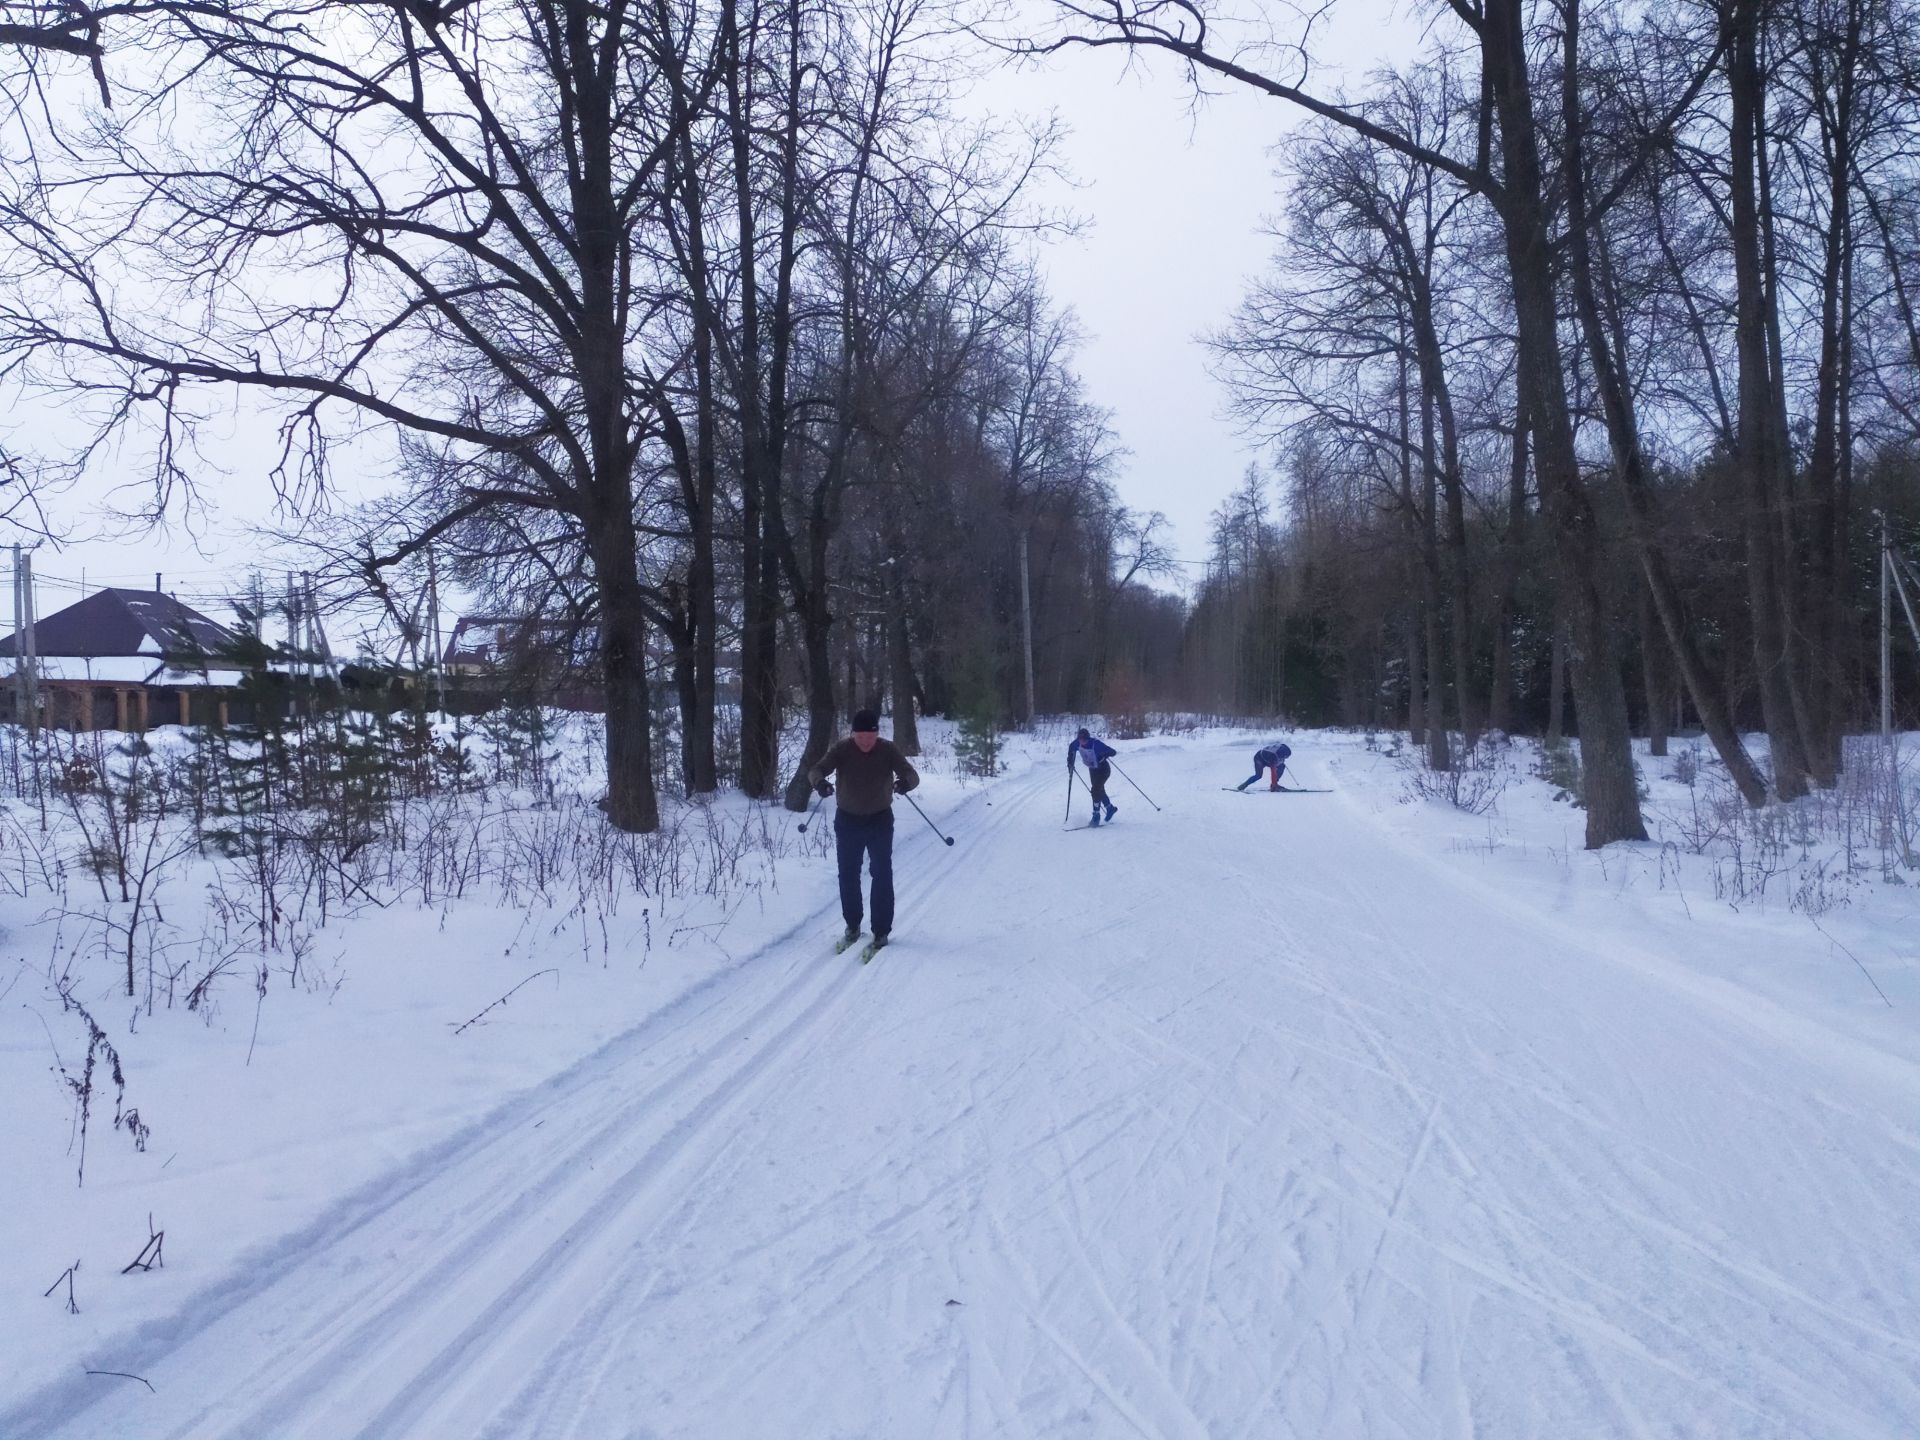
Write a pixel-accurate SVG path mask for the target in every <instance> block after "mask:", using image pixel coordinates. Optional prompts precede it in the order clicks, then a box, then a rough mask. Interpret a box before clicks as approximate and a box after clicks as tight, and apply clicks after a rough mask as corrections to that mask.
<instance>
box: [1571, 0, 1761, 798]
mask: <svg viewBox="0 0 1920 1440" xmlns="http://www.w3.org/2000/svg"><path fill="white" fill-rule="evenodd" d="M1561 16H1562V37H1563V38H1562V45H1563V51H1562V65H1561V71H1560V74H1561V139H1562V146H1563V151H1562V153H1563V164H1562V166H1561V173H1562V175H1563V177H1564V180H1565V189H1566V198H1567V257H1568V261H1569V266H1568V269H1569V272H1570V275H1571V280H1572V287H1573V296H1574V310H1575V312H1576V314H1577V316H1578V318H1579V324H1580V333H1581V336H1582V338H1583V340H1584V341H1585V342H1586V350H1587V358H1588V361H1589V363H1590V365H1591V366H1592V370H1593V384H1594V389H1595V390H1596V391H1597V392H1598V393H1599V396H1600V401H1601V410H1602V413H1603V415H1604V417H1605V420H1606V429H1607V443H1608V447H1609V449H1610V451H1611V454H1612V457H1613V470H1614V475H1615V476H1616V477H1617V478H1618V479H1619V481H1620V489H1621V493H1622V496H1623V497H1624V499H1625V501H1626V511H1627V522H1628V527H1627V528H1628V531H1629V533H1630V534H1631V536H1632V539H1633V544H1634V549H1635V552H1636V554H1637V556H1638V558H1639V561H1640V566H1641V570H1642V571H1643V573H1644V574H1645V576H1646V580H1647V591H1648V596H1649V598H1650V600H1651V602H1652V608H1653V610H1654V612H1655V613H1656V614H1657V616H1658V618H1659V621H1660V626H1661V629H1662V630H1663V631H1664V633H1665V635H1666V640H1667V644H1668V645H1669V646H1670V647H1671V649H1672V651H1673V654H1674V656H1675V658H1676V659H1677V660H1678V662H1679V666H1680V672H1681V675H1682V678H1683V679H1684V680H1685V682H1686V685H1687V689H1688V692H1689V693H1690V694H1691V695H1692V697H1693V703H1694V708H1695V709H1696V710H1697V711H1698V712H1699V713H1700V716H1701V720H1702V722H1703V724H1704V725H1705V727H1706V730H1707V734H1708V736H1709V737H1710V738H1711V740H1712V742H1713V746H1714V750H1715V751H1716V752H1717V753H1718V754H1719V756H1720V760H1721V763H1722V764H1724V765H1725V766H1726V767H1727V773H1728V774H1729V775H1730V776H1731V777H1732V778H1733V782H1734V784H1735V785H1736V786H1737V787H1738V788H1739V790H1740V793H1741V795H1742V796H1743V797H1744V798H1745V799H1746V802H1747V803H1748V804H1749V805H1760V804H1763V803H1765V800H1766V785H1765V783H1764V782H1763V781H1762V780H1761V778H1760V774H1759V772H1758V771H1757V770H1756V769H1755V768H1754V765H1753V761H1752V759H1751V758H1750V757H1749V756H1748V755H1747V752H1746V747H1745V746H1744V745H1743V744H1742V743H1741V741H1740V735H1739V732H1738V731H1737V730H1736V729H1735V728H1734V724H1733V719H1732V711H1731V707H1730V706H1729V705H1728V703H1727V698H1726V696H1725V694H1724V693H1723V692H1722V691H1721V689H1720V687H1719V685H1718V684H1717V683H1716V682H1715V679H1714V676H1713V673H1712V671H1711V670H1709V669H1708V667H1707V666H1706V664H1705V663H1704V661H1703V660H1702V658H1701V656H1700V653H1699V649H1698V647H1697V646H1696V645H1695V643H1694V639H1693V635H1692V632H1691V630H1690V629H1689V627H1688V625H1687V622H1686V616H1685V614H1684V611H1683V609H1682V607H1681V602H1680V595H1679V591H1678V589H1677V587H1676V586H1675V585H1674V583H1673V580H1672V577H1671V575H1670V574H1669V572H1668V569H1667V563H1666V558H1665V556H1664V555H1663V554H1662V553H1661V551H1660V548H1659V544H1658V542H1657V540H1656V538H1655V536H1654V534H1653V519H1652V508H1653V504H1652V486H1651V484H1650V483H1649V482H1648V480H1647V475H1646V464H1645V460H1644V457H1643V456H1642V454H1641V449H1640V432H1639V424H1638V420H1637V418H1636V416H1635V413H1634V403H1633V395H1632V393H1631V392H1630V391H1629V389H1628V387H1627V381H1626V363H1627V350H1626V332H1625V327H1624V319H1623V317H1622V315H1621V307H1620V305H1619V303H1618V298H1617V295H1616V294H1615V293H1614V290H1613V287H1612V286H1611V284H1609V286H1608V294H1609V298H1610V299H1612V301H1613V303H1612V305H1611V311H1610V317H1605V318H1603V316H1602V314H1601V305H1600V295H1599V287H1598V285H1597V283H1596V279H1595V274H1594V270H1595V266H1594V252H1595V250H1596V249H1598V250H1599V251H1600V253H1601V258H1602V260H1603V261H1604V260H1605V258H1606V252H1605V246H1604V240H1603V238H1601V237H1596V236H1595V235H1594V234H1593V231H1592V227H1591V225H1590V223H1589V216H1588V197H1587V168H1586V154H1585V147H1586V126H1585V121H1584V115H1583V110H1582V104H1581V96H1580V82H1579V76H1580V70H1579V44H1580V6H1579V0H1564V3H1563V4H1562V7H1561ZM1607 318H1610V319H1611V321H1612V324H1611V328H1609V325H1608V323H1607ZM1643 630H1644V627H1643ZM1641 649H1642V653H1643V656H1645V657H1646V659H1645V663H1646V664H1647V665H1648V666H1649V667H1651V666H1652V665H1654V664H1655V663H1656V660H1655V658H1654V655H1655V650H1656V649H1657V647H1650V646H1649V643H1648V638H1647V637H1646V635H1645V634H1644V633H1643V635H1642V638H1641ZM1653 674H1654V671H1653V670H1652V669H1651V668H1649V669H1648V670H1647V675H1648V676H1649V677H1650V678H1651V677H1652V675H1653ZM1653 701H1654V689H1653V686H1652V685H1651V683H1649V688H1648V706H1649V712H1650V713H1651V710H1652V708H1653ZM1658 753H1662V754H1664V753H1665V736H1664V735H1662V736H1661V750H1660V751H1659V752H1658Z"/></svg>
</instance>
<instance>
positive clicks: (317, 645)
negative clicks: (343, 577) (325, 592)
mask: <svg viewBox="0 0 1920 1440" xmlns="http://www.w3.org/2000/svg"><path fill="white" fill-rule="evenodd" d="M300 578H301V580H302V582H303V583H302V592H303V594H302V599H303V603H304V604H305V606H306V619H307V649H308V650H309V651H311V652H312V653H313V654H314V655H316V656H318V657H319V664H320V669H321V671H322V673H324V674H325V675H326V676H327V678H329V679H331V678H333V647H332V646H331V645H330V644H328V643H327V631H326V627H325V626H323V625H322V624H321V623H320V600H319V597H318V596H317V595H316V594H315V593H314V588H313V572H312V571H311V570H309V571H306V572H305V573H304V574H303V575H302V576H301V577H300Z"/></svg>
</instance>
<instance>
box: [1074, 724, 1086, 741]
mask: <svg viewBox="0 0 1920 1440" xmlns="http://www.w3.org/2000/svg"><path fill="white" fill-rule="evenodd" d="M1073 738H1074V739H1076V740H1085V739H1088V738H1089V737H1088V735H1087V727H1086V726H1084V725H1082V726H1081V727H1080V733H1079V734H1078V735H1076V736H1074V737H1073Z"/></svg>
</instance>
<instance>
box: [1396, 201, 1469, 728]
mask: <svg viewBox="0 0 1920 1440" xmlns="http://www.w3.org/2000/svg"><path fill="white" fill-rule="evenodd" d="M1401 244H1402V246H1403V247H1404V249H1405V251H1406V260H1405V264H1406V269H1407V284H1408V292H1409V298H1410V300H1411V306H1410V309H1411V312H1412V321H1413V326H1412V328H1413V337H1414V344H1415V346H1416V347H1417V349H1418V353H1419V357H1420V383H1421V391H1422V396H1423V399H1422V414H1423V416H1424V417H1425V419H1426V421H1427V425H1426V430H1427V434H1426V441H1425V446H1426V452H1427V459H1428V465H1429V468H1430V469H1432V468H1437V470H1438V473H1439V480H1440V490H1441V493H1442V494H1443V495H1444V497H1445V499H1446V506H1447V525H1446V548H1447V564H1446V572H1447V583H1448V587H1449V590H1450V598H1451V600H1452V604H1453V614H1452V616H1451V626H1450V628H1451V634H1452V656H1451V659H1452V668H1453V690H1454V704H1455V706H1456V707H1457V709H1458V712H1459V715H1460V730H1461V734H1462V737H1463V739H1464V742H1465V743H1466V744H1468V745H1471V744H1473V742H1474V740H1475V738H1476V737H1477V736H1478V734H1479V731H1480V716H1479V706H1478V704H1477V702H1476V699H1475V693H1474V687H1473V583H1472V577H1473V566H1472V561H1471V559H1470V558H1469V556H1468V553H1467V506H1466V489H1467V487H1466V482H1465V478H1464V476H1463V474H1462V469H1461V464H1460V427H1459V424H1458V422H1457V421H1456V420H1455V418H1454V410H1453V391H1452V388H1451V387H1450V386H1449V385H1448V383H1447V368H1446V357H1445V355H1444V353H1443V352H1442V351H1441V348H1440V331H1439V327H1438V324H1437V323H1436V321H1435V319H1434V313H1433V291H1432V288H1431V286H1430V284H1429V283H1428V280H1427V272H1428V266H1429V264H1430V257H1428V256H1427V255H1426V254H1425V252H1424V251H1423V250H1416V249H1415V247H1414V244H1413V238H1412V236H1411V235H1408V234H1403V235H1402V237H1401ZM1436 427H1437V430H1438V436H1437V438H1438V441H1439V447H1438V451H1437V453H1436V452H1435V449H1434V440H1435V438H1436V437H1435V429H1436ZM1429 489H1431V487H1429ZM1429 524H1430V526H1431V525H1433V524H1437V520H1436V521H1430V522H1429Z"/></svg>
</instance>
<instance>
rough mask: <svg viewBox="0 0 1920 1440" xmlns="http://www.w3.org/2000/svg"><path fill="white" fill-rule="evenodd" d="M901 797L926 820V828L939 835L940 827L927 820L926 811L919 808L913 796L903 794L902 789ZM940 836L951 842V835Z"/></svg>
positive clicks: (948, 842)
mask: <svg viewBox="0 0 1920 1440" xmlns="http://www.w3.org/2000/svg"><path fill="white" fill-rule="evenodd" d="M902 798H903V799H905V800H906V802H907V804H909V805H911V806H913V810H914V813H915V814H916V815H918V816H919V817H920V818H921V819H922V820H926V821H927V828H928V829H930V830H931V831H933V833H934V834H936V835H940V827H939V826H938V825H935V824H934V823H933V821H931V820H927V812H926V811H924V810H922V809H921V808H920V802H919V801H918V800H916V799H914V798H913V796H911V795H907V794H905V792H904V791H903V792H902ZM940 838H941V839H942V840H944V841H946V842H947V844H949V845H951V844H953V837H952V836H951V835H940Z"/></svg>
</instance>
